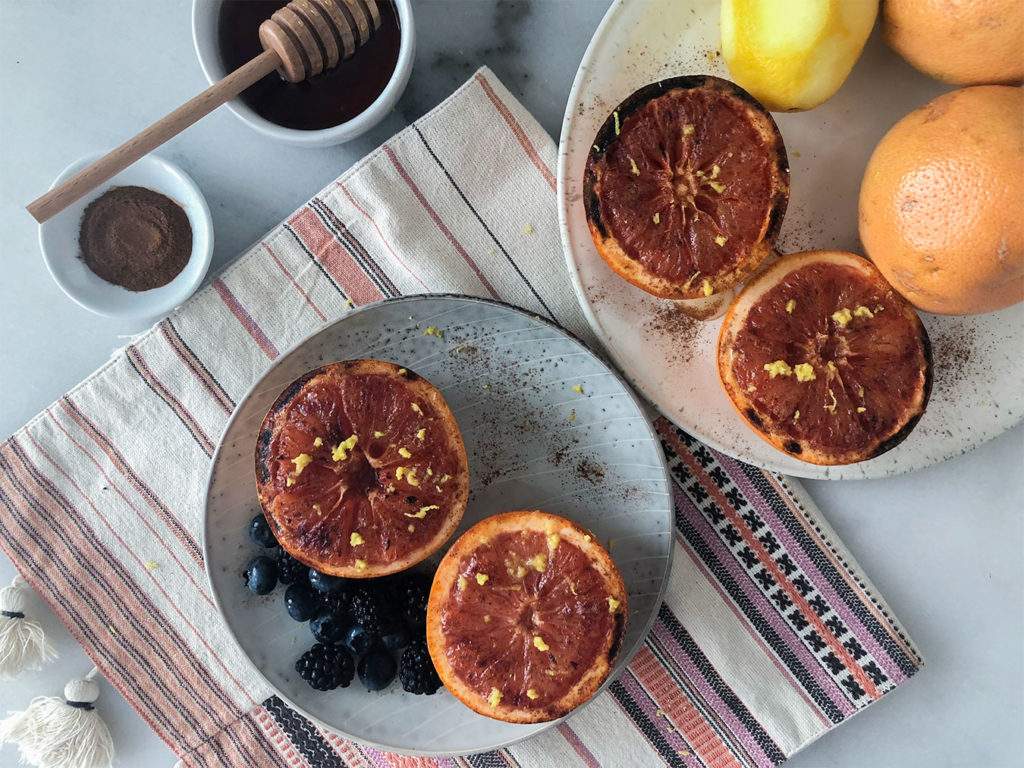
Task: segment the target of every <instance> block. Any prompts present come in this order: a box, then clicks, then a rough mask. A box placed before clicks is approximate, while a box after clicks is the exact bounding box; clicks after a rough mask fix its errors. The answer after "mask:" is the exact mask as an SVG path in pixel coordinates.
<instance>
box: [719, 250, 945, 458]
mask: <svg viewBox="0 0 1024 768" xmlns="http://www.w3.org/2000/svg"><path fill="white" fill-rule="evenodd" d="M823 260H824V261H832V262H833V263H836V262H839V263H842V264H845V265H846V266H850V267H853V268H854V269H858V270H860V271H861V272H863V273H864V274H866V275H867V276H869V277H871V278H880V279H881V280H882V282H883V283H885V284H886V285H890V284H889V281H888V280H886V279H885V276H884V275H882V273H881V272H880V271H879V270H878V268H877V267H876V266H875V265H874V264H873V263H872V262H871V261H870V260H869V259H866V258H864V257H862V256H858V255H857V254H854V253H849V252H847V251H831V250H817V251H800V252H798V253H791V254H787V255H785V256H782V257H781V258H779V259H778V261H776V262H775V263H774V264H772V265H771V266H769V267H767V268H766V269H765V270H764V271H763V272H761V273H759V274H758V275H757V277H756V279H754V280H752V281H750V282H748V283H747V284H746V285H745V286H744V288H743V290H742V291H741V292H740V293H739V295H738V296H737V297H736V298H735V299H734V300H733V303H732V305H730V307H729V310H728V312H726V313H725V317H724V318H723V319H722V327H721V329H720V330H719V332H718V344H717V350H716V356H715V357H716V364H717V367H718V379H719V382H720V383H721V385H722V389H723V390H724V391H725V394H726V397H727V398H728V400H729V403H730V404H731V405H732V407H733V409H734V410H735V411H736V413H737V414H738V415H739V417H740V418H741V419H743V421H744V422H745V423H746V424H747V426H748V427H750V429H751V431H752V432H754V434H756V435H757V436H758V437H760V438H761V439H762V440H764V441H765V442H766V443H768V444H769V445H771V446H772V447H773V448H776V449H777V450H779V451H782V452H783V453H786V454H788V455H789V456H793V457H794V458H797V459H799V460H801V461H804V462H806V463H808V464H817V465H821V466H839V465H844V464H856V463H858V462H861V461H866V460H868V459H873V458H875V457H877V456H881V455H882V454H883V453H886V452H888V451H890V450H892V449H893V448H895V447H896V446H897V445H899V444H900V443H902V442H903V441H904V440H906V439H907V437H908V436H909V435H910V433H911V432H913V430H914V427H916V426H917V423H918V422H919V421H920V420H921V417H922V416H923V415H924V412H925V409H926V407H927V405H928V401H929V399H930V397H931V391H932V381H933V376H934V370H933V365H932V345H931V340H930V339H929V337H928V331H927V330H926V329H925V327H924V324H923V323H922V322H921V318H920V316H919V315H918V314H917V312H916V311H915V310H914V308H913V306H912V305H911V304H910V303H909V302H908V301H907V300H906V299H905V298H903V296H902V295H901V294H900V293H899V291H896V289H895V288H892V286H891V285H890V288H892V290H893V292H894V293H895V295H896V296H898V297H899V298H900V300H901V301H902V302H903V303H904V305H905V309H907V310H909V311H910V315H908V314H907V312H906V311H905V312H904V313H903V315H904V317H907V319H911V318H912V319H913V321H914V322H915V323H916V325H917V330H918V332H919V334H920V336H921V341H922V344H923V346H924V358H925V369H924V382H923V392H922V396H921V401H920V403H919V404H918V405H917V406H916V412H915V413H914V414H913V415H912V416H911V417H910V418H909V419H908V420H907V422H906V423H905V424H904V425H903V426H901V427H900V428H899V429H898V430H897V431H896V432H894V433H893V434H891V435H889V436H887V437H884V438H882V439H881V440H880V441H879V443H878V444H877V445H876V446H875V447H874V448H872V449H871V450H870V451H869V452H868V453H866V454H862V453H845V454H839V453H837V454H830V453H825V452H822V451H820V450H817V449H815V448H813V447H811V446H810V445H808V444H807V443H806V442H801V441H798V440H794V439H792V438H788V437H783V436H781V435H776V434H774V433H772V432H770V431H768V430H767V429H765V427H764V423H763V421H762V420H761V417H760V416H758V414H757V411H756V410H755V409H754V407H753V403H752V402H751V400H750V398H749V397H747V393H746V392H744V391H743V388H742V387H740V386H739V383H738V382H737V381H736V378H735V376H734V375H733V371H732V359H733V351H734V348H735V336H736V330H737V328H735V327H733V319H734V316H735V315H736V312H737V310H738V309H739V308H741V307H743V308H744V309H747V308H748V307H746V306H744V304H745V302H744V299H745V298H746V299H749V296H750V294H752V293H756V292H758V291H759V289H760V288H761V287H762V284H763V283H764V282H766V281H768V280H769V279H772V278H774V277H775V276H776V275H782V274H785V273H788V272H792V271H794V270H797V269H800V268H801V267H804V266H806V265H808V264H814V263H817V262H820V261H823ZM776 283H777V281H773V282H772V285H775V284H776ZM769 287H771V286H769ZM761 293H763V291H761ZM761 293H758V295H757V296H754V298H753V299H749V303H750V304H751V305H752V303H753V301H754V300H756V299H757V298H760V295H761ZM914 408H915V405H914V404H913V403H911V404H909V405H908V406H907V411H908V412H909V411H911V410H913V409H914Z"/></svg>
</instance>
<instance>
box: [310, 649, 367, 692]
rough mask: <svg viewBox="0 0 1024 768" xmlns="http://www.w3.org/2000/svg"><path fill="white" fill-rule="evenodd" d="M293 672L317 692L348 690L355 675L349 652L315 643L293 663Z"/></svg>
mask: <svg viewBox="0 0 1024 768" xmlns="http://www.w3.org/2000/svg"><path fill="white" fill-rule="evenodd" d="M295 671H296V672H298V673H299V676H300V677H301V678H302V679H303V680H305V681H306V682H307V683H309V684H310V686H312V687H313V688H315V689H316V690H318V691H330V690H333V689H334V688H338V687H341V688H348V686H349V683H351V682H352V677H353V675H355V671H356V670H355V665H354V664H353V663H352V657H351V656H350V655H349V652H348V651H346V650H345V649H344V648H342V647H341V646H340V645H322V644H320V643H317V644H316V645H314V646H313V647H312V648H310V649H309V650H308V651H306V652H305V653H304V654H302V656H300V657H299V660H298V661H296V662H295Z"/></svg>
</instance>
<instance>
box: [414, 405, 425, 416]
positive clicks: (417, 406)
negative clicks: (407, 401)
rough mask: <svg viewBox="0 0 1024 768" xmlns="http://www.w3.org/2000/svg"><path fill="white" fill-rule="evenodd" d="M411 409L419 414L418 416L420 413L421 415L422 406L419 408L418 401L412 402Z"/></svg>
mask: <svg viewBox="0 0 1024 768" xmlns="http://www.w3.org/2000/svg"><path fill="white" fill-rule="evenodd" d="M412 409H413V410H414V411H416V413H418V414H419V415H420V416H422V415H423V409H422V408H420V404H419V403H413V404H412Z"/></svg>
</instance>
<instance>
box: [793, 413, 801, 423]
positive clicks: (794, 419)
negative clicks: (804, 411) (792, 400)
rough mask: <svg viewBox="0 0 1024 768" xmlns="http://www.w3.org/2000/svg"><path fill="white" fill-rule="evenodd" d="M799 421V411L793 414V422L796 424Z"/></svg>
mask: <svg viewBox="0 0 1024 768" xmlns="http://www.w3.org/2000/svg"><path fill="white" fill-rule="evenodd" d="M799 420H800V411H797V412H796V413H794V414H793V421H794V422H796V421H799Z"/></svg>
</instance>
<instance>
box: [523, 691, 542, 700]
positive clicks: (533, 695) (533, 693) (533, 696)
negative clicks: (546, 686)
mask: <svg viewBox="0 0 1024 768" xmlns="http://www.w3.org/2000/svg"><path fill="white" fill-rule="evenodd" d="M526 696H527V698H530V699H539V698H540V694H539V693H537V692H536V691H535V690H533V688H527V689H526Z"/></svg>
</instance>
